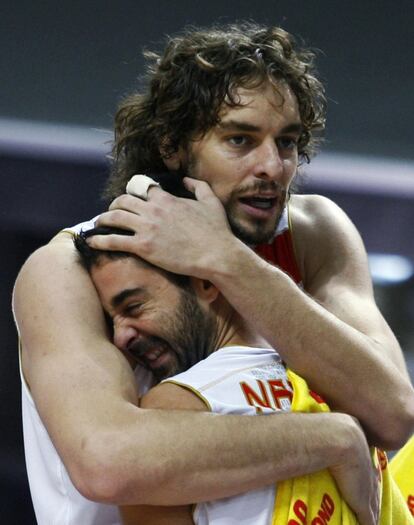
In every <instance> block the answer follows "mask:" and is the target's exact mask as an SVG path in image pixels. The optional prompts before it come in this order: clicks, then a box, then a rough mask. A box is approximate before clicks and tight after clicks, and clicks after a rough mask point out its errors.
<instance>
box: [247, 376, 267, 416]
mask: <svg viewBox="0 0 414 525" xmlns="http://www.w3.org/2000/svg"><path fill="white" fill-rule="evenodd" d="M256 381H257V384H258V385H259V388H260V394H261V397H260V395H259V394H258V393H257V392H255V391H254V390H253V388H252V387H251V386H249V385H248V384H247V383H245V382H244V381H242V382H241V383H240V387H241V389H242V391H243V394H244V396H245V398H246V401H247V402H248V404H249V405H251V406H252V407H255V408H256V412H258V413H261V412H263V410H262V408H271V409H273V408H272V405H271V404H270V401H269V397H268V395H267V392H266V387H265V385H264V384H263V381H261V380H260V379H256Z"/></svg>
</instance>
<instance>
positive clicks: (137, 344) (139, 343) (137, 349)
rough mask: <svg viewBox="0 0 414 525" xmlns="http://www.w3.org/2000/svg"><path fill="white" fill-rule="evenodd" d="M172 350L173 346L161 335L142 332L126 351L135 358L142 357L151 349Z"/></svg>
mask: <svg viewBox="0 0 414 525" xmlns="http://www.w3.org/2000/svg"><path fill="white" fill-rule="evenodd" d="M160 349H161V350H163V351H164V350H171V349H172V347H171V346H170V345H169V344H168V343H167V342H166V341H164V339H161V338H159V337H156V336H153V335H142V334H140V335H139V336H138V337H137V338H136V339H135V340H134V341H132V343H131V344H129V345H128V346H127V348H126V351H127V352H128V353H129V354H130V355H131V356H132V357H134V358H140V357H142V356H143V355H144V354H146V352H149V351H151V350H160Z"/></svg>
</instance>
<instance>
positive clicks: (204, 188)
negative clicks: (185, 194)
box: [183, 177, 217, 201]
mask: <svg viewBox="0 0 414 525" xmlns="http://www.w3.org/2000/svg"><path fill="white" fill-rule="evenodd" d="M183 183H184V186H185V187H186V188H187V190H189V191H191V192H193V193H194V194H195V196H196V199H197V200H198V201H199V200H206V199H208V198H211V197H214V198H215V199H216V198H217V197H216V196H215V195H214V193H213V190H212V189H211V187H210V185H209V184H208V183H207V182H205V181H202V180H198V179H192V178H191V177H184V178H183Z"/></svg>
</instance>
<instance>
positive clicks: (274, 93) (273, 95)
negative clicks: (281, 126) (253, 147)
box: [217, 81, 300, 127]
mask: <svg viewBox="0 0 414 525" xmlns="http://www.w3.org/2000/svg"><path fill="white" fill-rule="evenodd" d="M233 99H234V101H235V102H237V105H236V106H235V105H234V104H231V103H230V101H229V100H227V101H224V103H223V105H222V107H221V109H220V111H219V122H218V124H217V127H221V126H223V125H224V126H225V125H226V123H227V122H228V121H231V120H235V119H239V118H243V117H245V116H246V115H249V117H250V118H254V117H255V115H258V113H256V112H259V113H260V109H262V110H263V111H266V112H267V110H268V109H269V106H270V107H271V108H272V112H274V113H276V114H281V115H282V114H283V116H285V117H286V118H290V119H292V120H295V121H296V122H300V114H299V107H298V101H297V98H296V95H295V94H294V92H293V91H292V89H291V88H290V86H289V85H288V84H287V83H286V82H282V81H281V82H275V83H273V82H272V83H271V82H266V83H264V84H263V85H261V86H259V87H257V88H247V87H242V86H240V87H237V88H235V89H234V92H233ZM242 116H243V117H242Z"/></svg>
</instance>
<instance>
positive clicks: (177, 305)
mask: <svg viewBox="0 0 414 525" xmlns="http://www.w3.org/2000/svg"><path fill="white" fill-rule="evenodd" d="M111 233H114V232H112V231H111V230H110V229H107V230H105V231H102V229H99V228H96V229H93V230H91V231H88V232H85V233H83V234H82V235H80V236H78V237H77V238H75V245H76V247H77V249H78V251H79V252H80V254H81V259H82V261H83V264H84V265H85V266H86V268H87V269H88V270H89V272H90V275H91V278H92V281H93V283H94V285H95V287H96V289H97V292H98V294H99V297H100V299H101V302H102V305H103V307H104V309H105V311H106V313H107V315H108V317H109V318H110V319H111V322H112V327H113V339H114V343H115V345H116V346H117V347H118V348H119V349H120V350H121V351H122V352H123V353H124V354H125V355H126V356H127V357H128V358H129V359H130V361H131V364H133V363H134V362H135V363H138V364H139V365H141V366H143V367H145V368H146V369H147V370H149V371H150V372H152V373H153V375H154V376H155V378H156V380H162V379H166V378H170V379H168V380H167V381H165V382H162V383H161V384H160V385H159V386H157V387H155V388H153V389H152V390H150V391H149V392H148V393H147V394H146V395H144V396H143V397H142V398H141V406H142V407H143V408H157V409H159V408H164V409H181V410H183V409H184V410H198V411H202V410H204V411H211V412H216V413H221V414H245V415H254V414H256V413H257V414H262V413H263V414H276V413H277V415H276V416H275V417H279V418H280V432H279V433H280V438H279V440H278V446H279V447H280V449H281V453H283V454H286V455H287V457H289V458H290V461H291V463H292V466H291V470H286V471H285V472H284V473H283V475H281V476H280V481H281V483H280V484H279V486H278V487H277V488H276V487H275V486H271V487H265V488H263V489H259V490H255V491H251V492H248V493H246V494H242V495H240V496H235V497H232V498H226V499H221V500H216V501H210V502H206V503H199V504H198V505H196V506H195V507H194V508H192V506H183V507H156V506H129V507H125V508H123V507H121V514H122V516H123V520H124V521H123V523H124V524H126V525H132V524H134V523H145V524H146V525H152V524H154V525H155V524H157V525H160V524H163V523H168V524H170V525H174V524H176V525H179V524H180V525H183V524H187V523H188V524H189V525H190V524H193V523H196V524H200V525H201V524H202V525H207V524H217V525H218V524H225V523H238V524H246V525H247V524H252V525H253V524H254V525H267V524H269V523H273V521H272V520H276V521H275V523H284V524H286V523H299V522H298V521H296V522H295V521H289V519H290V518H292V519H294V518H295V517H296V518H298V519H299V518H300V517H302V518H303V519H307V520H309V521H308V522H309V523H310V522H311V520H313V519H314V518H318V515H319V514H318V512H319V509H322V510H321V512H322V513H325V515H326V516H328V517H329V521H330V523H332V524H342V523H349V524H352V523H355V524H356V523H357V521H355V514H356V516H357V519H358V523H360V524H365V523H367V524H368V523H372V524H376V523H377V516H375V515H364V514H363V512H361V510H360V509H359V508H358V504H357V503H356V502H357V501H358V499H359V498H360V494H356V493H355V492H353V491H355V488H356V487H358V490H365V491H367V488H368V486H370V484H372V483H374V484H375V483H377V472H376V471H375V470H374V469H373V468H372V466H371V459H370V455H369V450H368V445H367V442H366V439H365V436H364V434H363V432H362V431H361V429H360V427H359V425H358V423H356V421H355V420H354V418H352V417H350V416H347V415H344V414H339V413H329V409H328V407H327V405H325V403H324V402H323V400H322V399H321V398H320V397H319V396H317V395H316V394H314V393H313V392H310V391H309V389H308V387H307V385H306V383H305V382H304V381H303V380H302V379H301V378H299V377H298V376H296V375H295V374H293V373H292V372H290V371H287V370H286V368H285V366H284V364H283V363H282V361H281V358H280V356H279V355H278V354H277V352H276V351H275V350H274V349H271V348H269V345H268V343H267V342H266V341H265V340H264V339H263V338H262V337H261V336H259V335H258V334H256V333H255V331H254V330H253V329H252V328H251V327H249V326H248V324H247V323H246V322H245V321H244V320H243V319H242V317H241V316H240V315H239V314H238V313H237V312H236V311H235V310H234V309H233V307H232V306H231V305H230V304H229V303H228V302H227V301H226V299H225V298H224V297H223V296H222V295H221V294H220V292H219V291H218V289H217V288H216V287H215V286H214V285H212V284H211V283H210V282H208V281H203V280H201V279H197V278H193V277H191V278H187V277H183V276H176V275H175V274H172V273H170V272H166V271H164V270H161V269H159V268H156V267H154V266H153V265H151V264H149V263H147V262H146V261H144V260H142V259H140V258H138V257H136V256H133V255H130V254H127V253H124V252H110V251H99V250H94V249H91V248H90V247H89V246H88V244H87V241H86V239H87V238H88V237H90V236H93V235H95V234H100V235H102V234H111ZM120 233H122V232H120V231H119V230H118V234H120ZM124 233H126V234H129V233H130V232H124ZM174 374H178V375H175V376H174V377H172V378H171V376H173V375H174ZM291 409H292V410H295V411H301V412H307V411H308V412H315V413H314V414H305V413H302V414H293V413H289V412H290V411H291ZM183 439H191V436H187V435H183ZM252 446H253V450H252V454H254V444H252ZM160 452H161V451H160ZM218 453H219V452H218ZM381 457H382V456H381ZM377 464H378V461H377ZM345 465H346V469H347V475H346V476H344V467H345ZM326 468H328V470H329V472H328V471H323V472H318V473H317V474H312V473H315V472H317V471H321V470H323V469H326ZM349 472H352V474H351V478H352V483H350V482H349V479H348V476H349ZM309 474H311V475H309ZM298 475H302V477H300V478H298V479H294V480H289V478H291V477H292V476H298ZM383 476H386V477H387V480H388V478H389V474H388V472H387V473H385V474H384V473H383ZM282 480H289V481H284V482H283V481H282ZM334 480H335V481H334ZM335 482H336V484H335ZM355 482H356V483H355ZM217 483H218V484H219V483H220V479H219V477H218V478H217ZM303 484H305V485H306V486H307V493H306V494H304V492H303V490H302V488H303ZM351 484H352V489H351ZM340 491H342V494H341V492H340ZM366 494H367V497H368V491H367V492H366ZM378 494H379V493H378ZM345 501H346V502H347V503H348V504H349V505H350V507H351V508H352V507H353V506H354V508H353V510H354V511H355V514H354V513H353V512H352V511H351V510H350V508H349V507H348V505H347V504H346V503H345ZM298 502H299V503H298ZM382 502H383V505H384V504H385V507H383V509H385V510H383V514H384V516H387V518H386V519H387V520H388V519H391V520H395V519H397V518H398V520H399V521H398V523H399V524H404V523H407V524H409V523H411V521H409V520H410V517H409V515H408V509H407V508H406V507H405V506H404V504H403V502H402V500H401V497H400V495H399V494H398V493H397V492H394V493H393V494H392V495H390V494H387V496H386V497H384V498H383V500H382ZM373 507H374V508H376V509H378V502H377V503H376V504H374V505H373ZM287 518H289V519H287ZM384 519H385V518H384V517H383V521H382V522H381V523H383V524H385V523H396V522H395V521H384ZM278 520H280V521H278ZM283 520H285V521H283ZM347 520H348V521H347ZM302 523H304V522H303V521H302Z"/></svg>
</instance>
